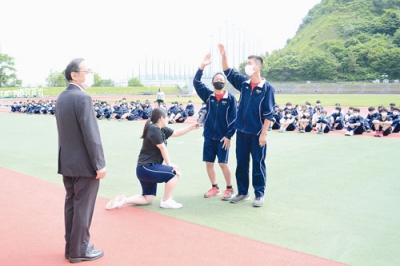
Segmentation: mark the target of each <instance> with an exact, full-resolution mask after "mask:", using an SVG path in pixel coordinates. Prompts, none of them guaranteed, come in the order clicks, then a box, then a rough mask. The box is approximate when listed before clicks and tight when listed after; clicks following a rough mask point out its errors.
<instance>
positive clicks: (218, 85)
mask: <svg viewBox="0 0 400 266" xmlns="http://www.w3.org/2000/svg"><path fill="white" fill-rule="evenodd" d="M224 86H225V83H224V82H220V81H217V82H214V88H215V89H216V90H222V89H223V88H224Z"/></svg>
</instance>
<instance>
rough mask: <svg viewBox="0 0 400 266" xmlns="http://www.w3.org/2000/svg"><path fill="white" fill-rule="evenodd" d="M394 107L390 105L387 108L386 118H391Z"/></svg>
mask: <svg viewBox="0 0 400 266" xmlns="http://www.w3.org/2000/svg"><path fill="white" fill-rule="evenodd" d="M395 107H396V104H395V103H390V105H389V108H388V116H392V114H393V110H394V108H395Z"/></svg>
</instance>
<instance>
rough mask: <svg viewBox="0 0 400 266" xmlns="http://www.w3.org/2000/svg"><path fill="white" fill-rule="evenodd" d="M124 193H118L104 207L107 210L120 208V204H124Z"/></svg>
mask: <svg viewBox="0 0 400 266" xmlns="http://www.w3.org/2000/svg"><path fill="white" fill-rule="evenodd" d="M125 199H126V198H125V195H119V196H116V197H115V198H113V199H112V200H110V201H109V202H108V203H107V205H106V209H107V210H113V209H121V208H122V206H124V204H125Z"/></svg>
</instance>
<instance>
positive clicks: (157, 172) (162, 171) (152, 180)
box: [136, 164, 176, 196]
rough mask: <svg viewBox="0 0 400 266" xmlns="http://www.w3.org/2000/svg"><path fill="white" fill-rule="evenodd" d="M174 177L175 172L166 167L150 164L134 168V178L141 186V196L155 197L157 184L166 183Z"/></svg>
mask: <svg viewBox="0 0 400 266" xmlns="http://www.w3.org/2000/svg"><path fill="white" fill-rule="evenodd" d="M175 175H176V172H175V170H174V169H173V168H172V167H171V166H168V165H163V164H150V165H147V166H137V167H136V176H137V178H138V179H139V181H140V184H141V185H142V195H154V196H155V195H156V194H157V183H167V182H168V181H169V180H171V179H172V178H173V177H174V176H175Z"/></svg>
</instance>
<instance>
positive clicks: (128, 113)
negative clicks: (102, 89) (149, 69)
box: [93, 98, 194, 123]
mask: <svg viewBox="0 0 400 266" xmlns="http://www.w3.org/2000/svg"><path fill="white" fill-rule="evenodd" d="M93 106H94V110H95V112H96V117H97V118H98V119H99V120H102V119H108V120H118V121H123V120H129V121H133V120H141V119H148V118H150V117H151V113H152V111H153V107H152V106H151V104H150V102H149V100H145V102H144V103H141V102H140V100H137V101H131V102H129V103H128V102H127V101H126V98H123V99H122V100H119V101H116V102H115V103H114V105H113V106H111V104H109V103H107V102H105V101H99V100H94V101H93ZM160 108H164V109H165V111H166V112H167V113H168V118H169V123H183V122H185V121H186V119H187V118H188V117H189V116H193V115H194V105H193V104H192V101H189V102H188V104H187V105H186V107H185V108H184V106H183V104H182V103H181V104H178V102H173V103H172V104H171V106H170V107H169V108H167V105H166V103H162V104H161V105H160Z"/></svg>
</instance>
